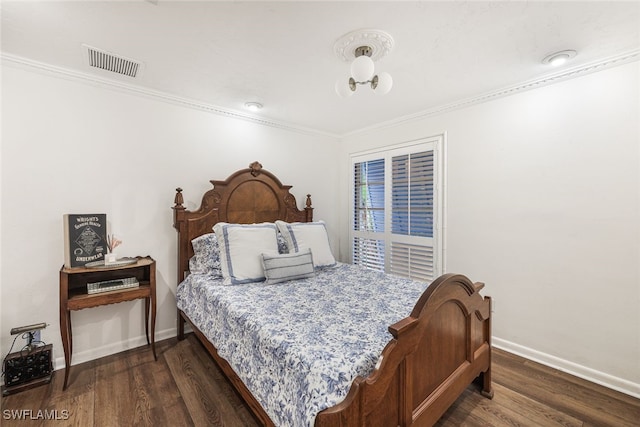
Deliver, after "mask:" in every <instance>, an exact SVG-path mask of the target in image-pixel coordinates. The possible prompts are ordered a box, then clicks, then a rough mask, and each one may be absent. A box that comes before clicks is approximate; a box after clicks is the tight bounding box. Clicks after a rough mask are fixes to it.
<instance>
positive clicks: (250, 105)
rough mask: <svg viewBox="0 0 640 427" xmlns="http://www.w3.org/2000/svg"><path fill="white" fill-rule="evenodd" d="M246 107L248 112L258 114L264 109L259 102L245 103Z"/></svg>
mask: <svg viewBox="0 0 640 427" xmlns="http://www.w3.org/2000/svg"><path fill="white" fill-rule="evenodd" d="M244 106H245V108H246V109H247V110H249V111H253V112H256V111H258V110H259V109H261V108H262V104H260V103H259V102H245V103H244Z"/></svg>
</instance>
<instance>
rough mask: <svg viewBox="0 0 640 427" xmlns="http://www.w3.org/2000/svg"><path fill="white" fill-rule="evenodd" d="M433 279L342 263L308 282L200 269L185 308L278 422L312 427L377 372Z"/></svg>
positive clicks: (181, 293) (185, 295) (185, 287)
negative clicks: (246, 279)
mask: <svg viewBox="0 0 640 427" xmlns="http://www.w3.org/2000/svg"><path fill="white" fill-rule="evenodd" d="M427 286H428V284H427V283H422V282H416V281H411V280H408V279H403V278H400V277H395V276H390V275H384V274H382V273H378V272H375V271H372V270H367V269H365V268H362V267H359V266H355V265H350V264H338V265H337V266H336V267H335V268H330V269H325V270H320V271H318V272H317V274H316V276H315V277H313V278H309V279H303V280H294V281H289V282H284V283H278V284H274V285H265V284H264V283H251V284H244V285H233V286H224V285H223V284H222V279H220V278H214V277H211V276H208V275H202V274H192V275H190V276H189V277H187V279H185V281H184V282H183V283H182V284H181V285H180V286H179V287H178V292H177V304H178V308H179V309H180V310H182V311H183V312H184V313H186V314H187V315H188V316H189V318H190V319H191V321H192V322H193V323H194V325H195V326H197V327H198V329H200V331H202V332H203V333H204V334H205V335H206V336H207V338H209V340H210V341H211V343H212V344H213V345H214V346H215V347H216V348H217V350H218V353H219V354H220V356H222V357H223V358H224V359H225V360H227V361H228V362H229V364H230V365H231V367H232V368H233V369H234V371H235V372H236V373H237V374H238V376H239V377H240V379H242V381H243V382H244V384H245V385H246V386H247V388H248V389H249V390H250V391H251V393H252V394H253V395H254V397H255V398H256V399H257V400H258V401H259V402H260V404H261V405H262V407H263V408H264V410H265V411H266V412H267V414H268V415H269V417H271V419H272V421H273V422H274V423H275V424H276V425H277V426H292V427H299V426H312V425H313V423H314V420H315V417H316V414H317V413H318V412H320V411H322V410H323V409H325V408H328V407H331V406H334V405H336V404H337V403H339V402H340V401H342V400H344V398H345V396H346V395H347V392H348V391H349V387H350V386H351V383H352V382H353V380H354V379H355V377H356V376H358V375H362V376H367V375H369V373H370V372H371V371H373V369H374V367H375V365H376V363H377V361H378V358H379V356H380V354H381V353H382V350H383V349H384V346H385V345H386V344H387V343H388V342H389V341H390V340H391V338H392V336H391V334H390V333H389V332H388V330H387V328H388V327H389V326H390V325H392V324H393V323H395V322H397V321H399V320H401V319H403V318H405V317H407V316H408V315H409V314H410V313H411V310H412V309H413V306H414V305H415V303H416V302H417V301H418V298H419V297H420V295H421V294H422V292H423V291H424V290H425V289H426V288H427Z"/></svg>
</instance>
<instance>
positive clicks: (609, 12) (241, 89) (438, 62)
mask: <svg viewBox="0 0 640 427" xmlns="http://www.w3.org/2000/svg"><path fill="white" fill-rule="evenodd" d="M0 6H1V15H2V16H1V18H2V21H1V24H2V28H1V29H2V40H1V41H2V53H3V55H4V57H5V59H6V58H7V57H20V58H25V59H28V60H31V61H36V62H38V63H44V64H48V65H50V66H53V67H61V68H64V69H68V70H73V71H74V72H76V73H83V74H86V75H92V76H96V77H100V78H106V79H111V80H113V81H116V82H119V83H121V84H125V85H135V86H137V87H141V88H144V90H150V91H155V92H160V93H163V94H167V95H170V96H172V97H177V98H180V99H184V100H187V101H192V102H193V103H194V104H199V105H210V106H212V110H216V109H217V110H219V111H223V112H224V111H229V112H232V113H233V112H238V113H240V114H249V115H253V116H255V117H258V118H259V120H264V121H265V122H273V123H282V124H286V125H290V126H293V127H296V128H299V129H306V130H311V131H314V132H315V131H318V132H322V133H326V134H331V135H337V136H339V135H345V134H348V133H350V132H354V131H357V130H359V129H363V128H368V127H372V126H375V125H376V124H379V123H384V122H388V121H393V120H397V119H398V118H402V117H406V116H410V115H414V114H416V113H419V112H421V111H428V110H432V109H435V108H438V107H440V106H444V105H448V104H451V103H455V102H460V101H462V100H466V99H470V98H474V97H481V96H483V95H484V94H488V93H492V92H496V91H500V90H502V89H505V88H508V87H511V86H514V85H518V84H522V83H524V82H529V81H532V80H535V79H539V78H543V77H544V76H546V75H549V74H550V73H557V72H558V70H557V69H551V68H550V67H549V66H548V65H545V64H543V63H542V59H543V58H544V57H545V56H546V55H547V54H549V53H552V52H555V51H559V50H564V49H574V50H576V51H577V52H578V54H577V56H576V57H575V58H573V60H572V61H571V62H570V63H568V64H566V65H565V66H564V67H565V68H568V67H577V66H582V65H585V64H590V63H593V62H595V61H600V60H602V59H603V58H608V57H613V56H616V55H621V54H625V53H627V52H633V51H637V50H638V48H639V47H640V2H637V1H633V2H596V1H585V2H577V1H555V2H537V1H536V2H524V1H499V2H476V1H471V2H462V1H460V2H458V1H442V2H432V1H413V2H410V1H387V2H381V1H369V2H349V1H336V2H331V1H285V2H271V1H259V2H245V1H226V2H224V1H193V2H187V1H164V0H153V1H151V0H147V1H145V0H137V1H66V2H63V1H52V0H49V1H42V2H35V1H24V0H23V1H5V0H2V3H1V4H0ZM371 28H373V29H379V30H383V31H385V32H387V33H389V34H390V35H391V36H392V37H393V42H394V47H393V49H392V50H391V51H390V52H389V53H388V54H387V55H386V56H385V57H383V58H381V59H380V60H378V61H377V62H376V64H375V65H376V71H387V72H389V73H390V74H391V75H392V77H393V82H394V83H393V88H392V89H391V92H390V93H389V94H387V95H384V96H381V95H376V94H374V93H373V92H372V91H371V90H370V89H369V88H368V87H364V86H363V87H358V89H357V91H356V93H355V94H354V95H353V96H351V97H350V98H340V97H339V96H338V95H337V94H336V92H335V90H334V85H335V82H336V80H337V79H338V78H341V79H343V81H345V82H346V80H347V79H348V77H349V76H348V74H349V63H348V62H345V61H344V60H343V59H340V58H339V57H338V56H337V55H336V54H335V52H334V43H335V42H336V41H337V40H338V39H339V38H340V37H341V36H343V35H344V34H346V33H349V32H351V31H353V30H357V29H371ZM82 44H87V45H90V46H93V47H96V48H99V49H103V50H106V51H109V52H112V53H115V54H118V55H122V56H124V57H127V58H131V59H134V60H138V61H141V62H143V63H144V69H143V71H142V73H141V75H140V76H139V77H136V78H131V77H127V76H121V75H118V74H114V73H110V72H107V71H103V70H100V69H96V68H93V67H89V66H88V64H87V62H86V59H85V57H84V55H83V52H82V49H81V45H82ZM247 101H258V102H261V103H262V104H264V108H263V109H262V110H260V111H259V112H257V113H249V112H247V111H246V110H244V104H245V102H247Z"/></svg>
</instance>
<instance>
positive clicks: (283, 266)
mask: <svg viewBox="0 0 640 427" xmlns="http://www.w3.org/2000/svg"><path fill="white" fill-rule="evenodd" d="M262 267H263V268H264V275H265V277H266V278H267V280H266V281H265V284H267V285H270V284H274V283H280V282H286V281H289V280H297V279H305V278H307V277H313V276H314V275H315V270H314V268H313V257H312V255H311V249H309V248H307V249H304V250H302V251H300V252H292V253H290V254H262Z"/></svg>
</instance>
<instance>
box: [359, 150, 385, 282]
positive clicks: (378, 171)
mask: <svg viewBox="0 0 640 427" xmlns="http://www.w3.org/2000/svg"><path fill="white" fill-rule="evenodd" d="M384 163H385V162H384V159H376V160H371V161H365V162H359V163H355V164H354V169H353V175H354V183H353V184H354V209H353V212H354V217H353V230H354V237H353V246H352V251H353V262H354V264H360V265H364V266H366V267H368V268H371V269H373V270H378V271H384V251H385V249H384V247H385V245H384V239H383V236H384V234H383V233H384V220H385V216H384V208H385V206H384V193H385V181H384Z"/></svg>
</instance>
